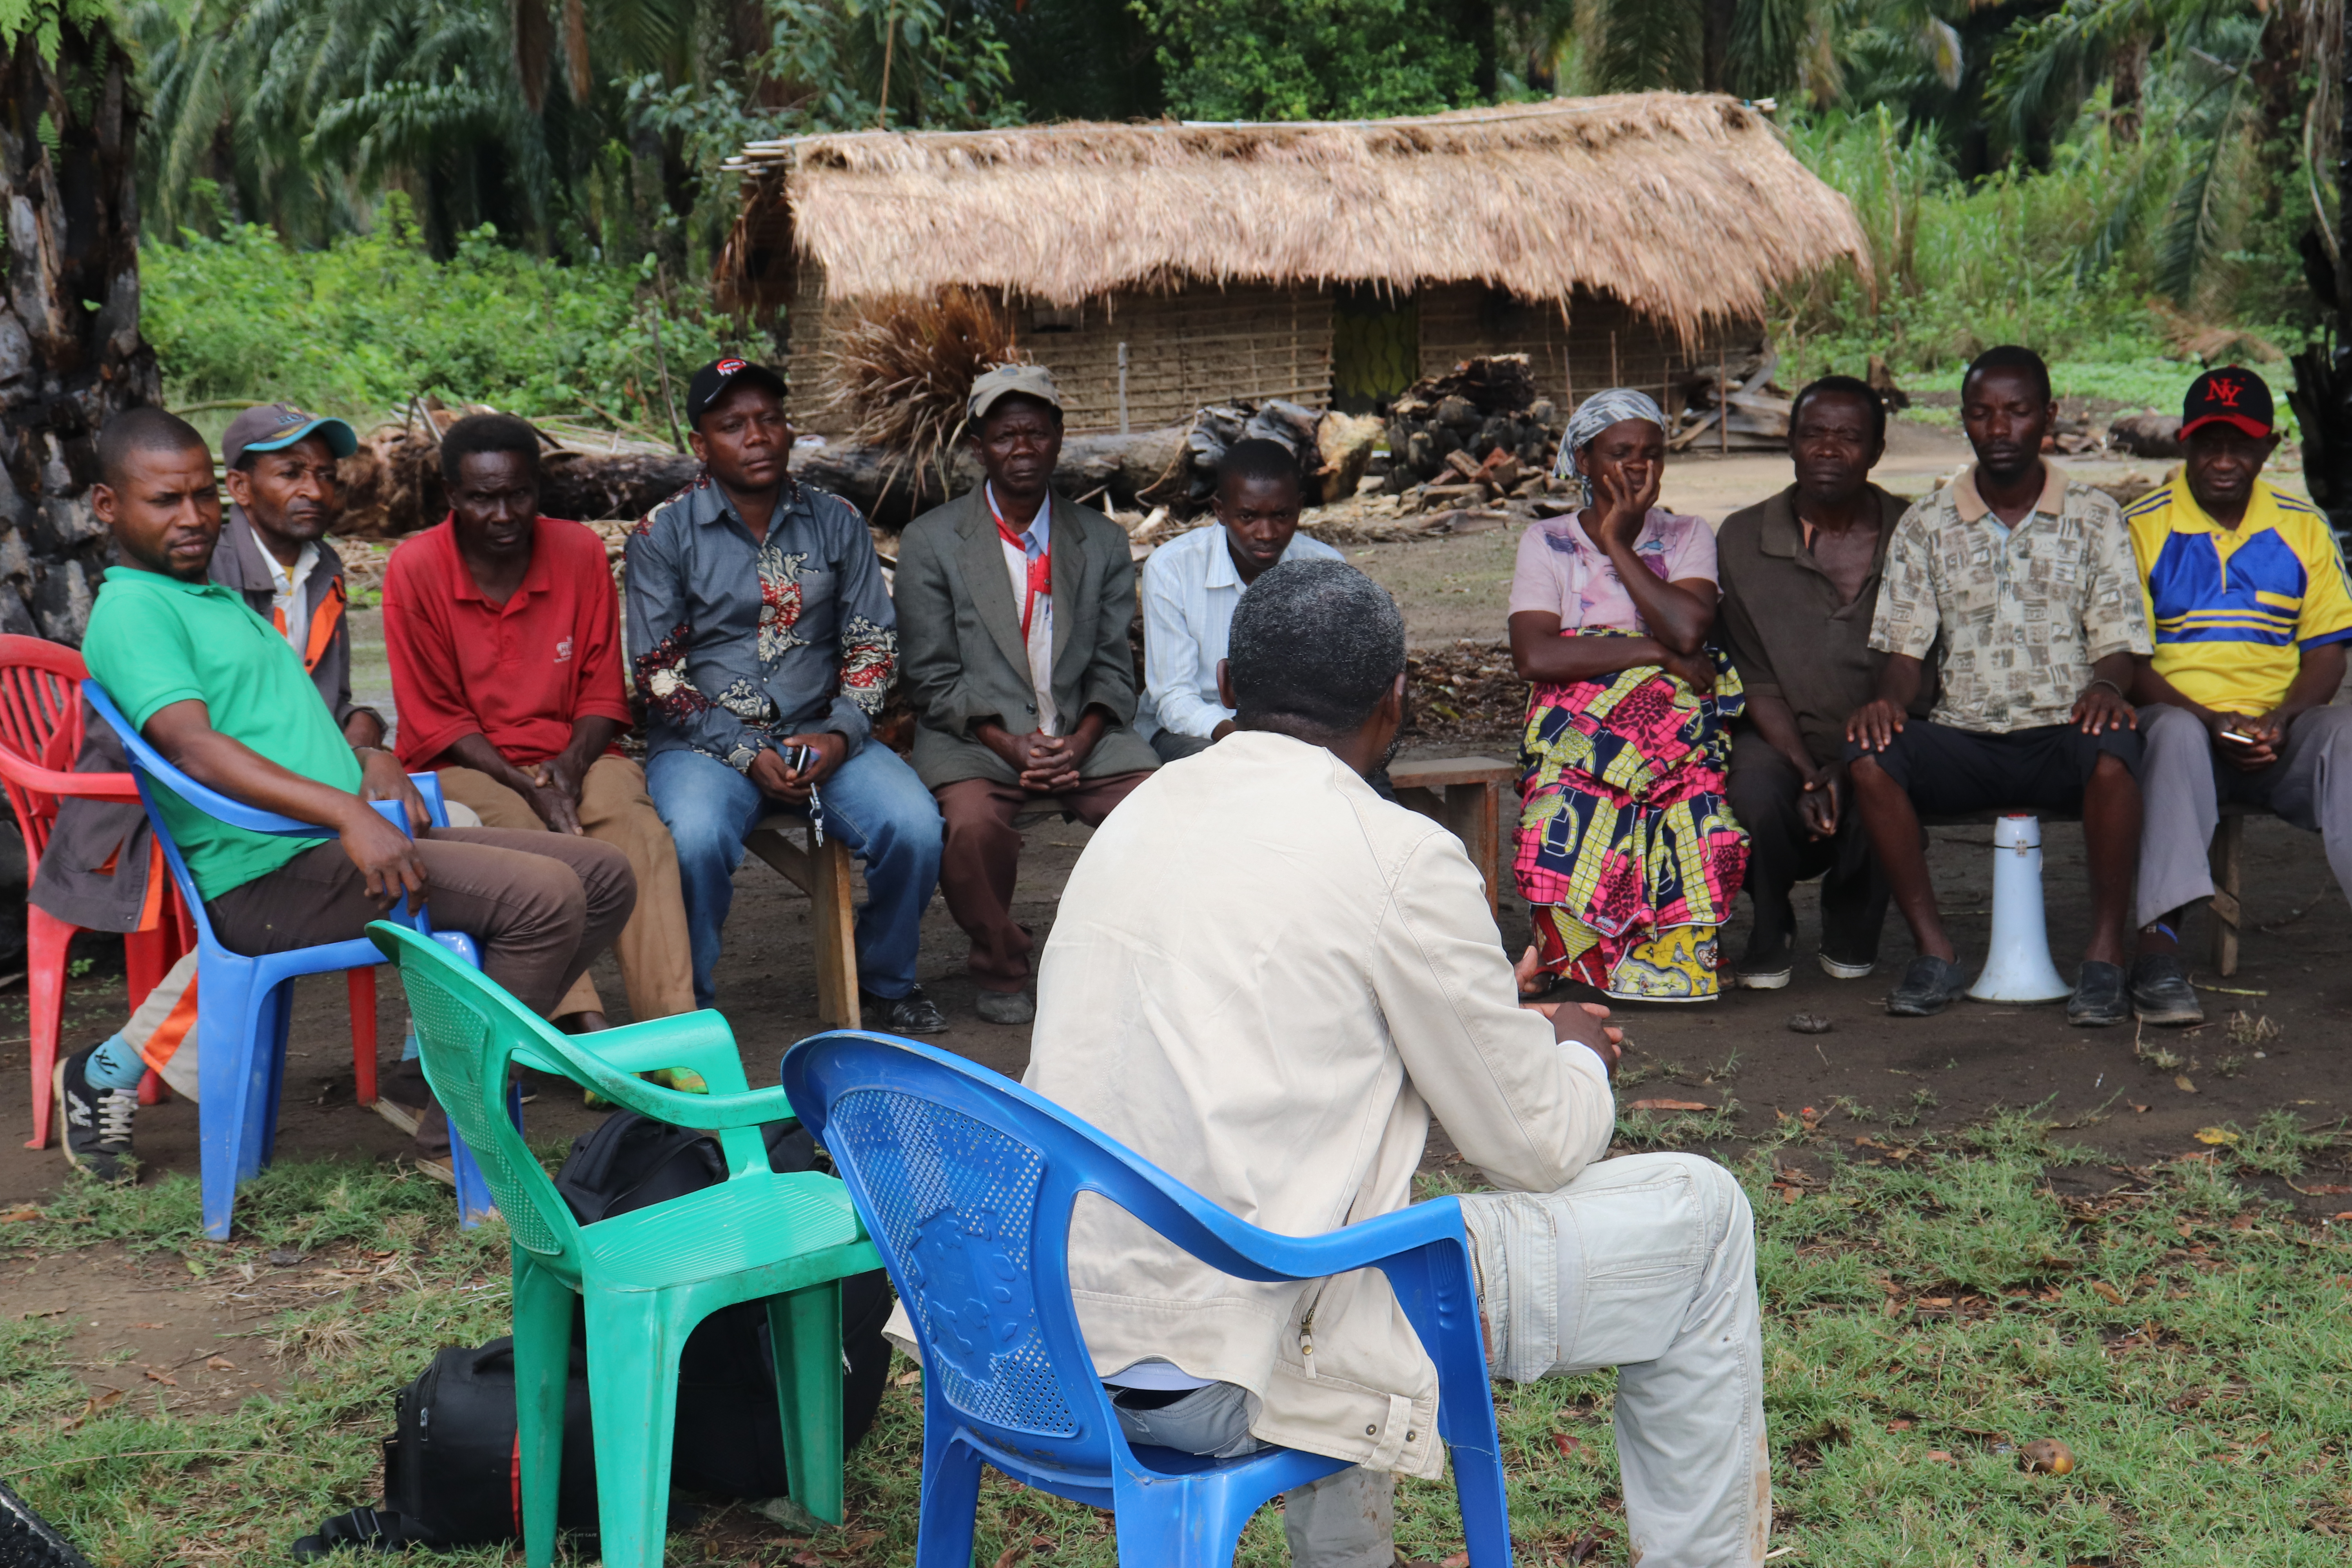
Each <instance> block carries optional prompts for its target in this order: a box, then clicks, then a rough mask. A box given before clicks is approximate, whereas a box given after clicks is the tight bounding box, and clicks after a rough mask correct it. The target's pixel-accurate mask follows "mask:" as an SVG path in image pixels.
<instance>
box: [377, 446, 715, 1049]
mask: <svg viewBox="0 0 2352 1568" xmlns="http://www.w3.org/2000/svg"><path fill="white" fill-rule="evenodd" d="M441 473H442V478H443V479H445V480H446V483H447V485H448V488H449V498H450V515H449V517H448V519H447V520H446V521H444V522H443V523H441V525H440V526H439V527H437V528H433V529H428V530H427V531H425V532H423V533H420V534H418V535H416V536H415V538H413V539H410V540H409V541H407V542H405V543H404V544H402V545H401V547H400V548H399V549H397V550H395V551H394V552H392V562H391V564H390V565H389V566H388V567H387V568H386V569H385V572H384V583H383V640H384V647H385V649H386V651H387V652H388V653H389V654H390V656H391V659H392V690H393V700H394V707H395V708H396V709H397V710H398V717H399V736H398V746H399V752H400V760H401V763H402V765H403V766H404V767H406V768H407V769H409V771H411V772H412V773H422V772H425V771H427V770H436V771H438V772H439V773H440V775H441V790H442V794H443V795H446V797H447V798H449V799H451V800H455V801H462V802H463V803H464V804H466V805H469V806H471V807H473V809H474V811H475V812H476V813H477V814H478V815H479V816H480V817H481V819H482V826H485V827H512V828H536V827H544V828H546V829H548V830H549V831H551V832H555V833H572V834H584V835H586V836H587V837H591V838H598V839H602V840H604V842H605V843H607V844H610V845H612V846H613V847H615V848H617V849H619V850H621V851H622V852H623V853H625V855H627V856H628V858H629V868H630V869H631V870H632V871H634V872H635V873H636V878H637V905H636V910H635V913H633V914H632V915H631V916H630V917H629V923H628V924H627V925H626V926H625V927H624V928H623V930H622V931H621V938H620V941H619V942H615V943H614V953H615V954H616V955H617V956H618V957H619V959H620V961H621V979H622V982H623V983H624V984H625V985H626V986H627V987H628V991H629V1012H630V1016H632V1017H633V1018H635V1020H637V1021H639V1022H643V1021H644V1020H646V1019H647V1018H661V1017H667V1016H669V1015H670V1014H673V1013H686V1012H691V1011H692V1010H693V1008H694V979H693V964H692V956H691V952H690V950H689V948H688V942H687V929H686V906H685V904H684V902H683V900H681V899H680V897H679V894H678V877H677V847H676V846H675V845H673V844H672V843H671V841H670V836H669V829H668V828H667V827H666V826H663V825H662V819H661V816H660V815H659V814H658V813H657V812H656V811H655V809H654V803H653V798H652V797H651V796H650V795H647V794H646V773H645V770H644V769H643V768H641V767H639V766H638V765H637V764H636V763H633V762H631V761H630V760H629V759H628V758H626V757H625V756H623V755H622V754H621V753H620V752H619V750H618V749H617V748H615V747H614V744H613V741H614V737H615V736H617V735H618V734H619V733H620V732H621V731H623V730H625V729H626V728H628V725H629V722H630V715H629V704H628V700H627V698H626V697H625V696H624V695H623V691H622V686H621V641H620V634H619V629H618V618H617V610H616V605H615V597H614V591H613V574H612V570H611V568H610V567H609V566H608V565H607V564H606V563H605V559H604V541H603V540H601V539H599V538H598V537H597V536H596V534H595V532H594V531H593V530H591V529H589V528H586V527H583V525H582V524H580V523H576V522H562V521H557V520H555V519H553V518H546V517H541V516H540V515H539V480H540V472H539V436H538V433H537V432H536V431H534V430H533V429H532V428H531V427H530V426H529V425H527V424H525V423H524V422H523V421H522V420H520V419H517V418H514V417H513V416H509V415H504V414H476V415H471V416H467V417H466V418H464V419H460V420H458V421H457V423H456V424H455V425H453V426H450V427H449V429H448V431H447V432H446V434H445V435H443V437H441ZM551 1017H553V1018H554V1019H555V1020H556V1021H557V1022H558V1023H559V1024H561V1025H564V1026H569V1027H571V1028H572V1029H573V1030H574V1031H575V1032H580V1031H586V1030H592V1029H601V1028H603V1027H604V1026H605V1020H604V1003H603V1001H602V1000H601V999H600V998H599V997H598V995H597V994H596V987H595V984H594V982H593V981H592V980H590V979H589V978H588V976H586V975H584V974H583V975H582V976H581V977H580V979H579V981H578V983H577V984H574V985H573V986H572V990H571V991H570V993H568V994H566V995H565V996H564V997H563V999H562V1001H561V1002H559V1003H557V1004H556V1006H555V1008H554V1010H553V1012H552V1013H551Z"/></svg>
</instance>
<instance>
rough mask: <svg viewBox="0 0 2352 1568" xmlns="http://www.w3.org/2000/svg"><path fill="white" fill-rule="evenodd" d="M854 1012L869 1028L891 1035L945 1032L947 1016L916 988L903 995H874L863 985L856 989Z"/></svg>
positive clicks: (921, 989) (940, 1033)
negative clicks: (856, 1011)
mask: <svg viewBox="0 0 2352 1568" xmlns="http://www.w3.org/2000/svg"><path fill="white" fill-rule="evenodd" d="M857 1010H858V1012H859V1013H861V1014H863V1015H864V1016H865V1018H866V1027H867V1028H869V1029H880V1030H882V1031H884V1032H885V1033H887V1034H893V1035H944V1034H946V1033H947V1030H948V1020H947V1015H946V1014H944V1013H942V1012H940V1009H939V1006H938V1005H937V1004H936V1003H934V1002H933V1001H932V1000H931V999H930V998H929V997H928V996H926V995H924V994H923V988H922V987H921V986H919V985H918V986H915V987H914V988H912V989H911V990H909V991H908V993H907V994H905V995H904V996H877V995H876V994H874V993H873V992H871V991H868V990H866V988H865V987H864V986H862V985H861V986H859V987H858V988H857Z"/></svg>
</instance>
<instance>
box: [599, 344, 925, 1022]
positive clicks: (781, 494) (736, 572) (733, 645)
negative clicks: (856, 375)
mask: <svg viewBox="0 0 2352 1568" xmlns="http://www.w3.org/2000/svg"><path fill="white" fill-rule="evenodd" d="M686 417H687V422H688V424H689V425H690V426H693V432H694V433H693V437H692V439H693V443H694V455H695V456H696V457H697V458H700V459H701V460H702V465H703V471H702V474H701V476H700V477H699V478H698V479H696V480H695V481H694V483H692V484H690V485H688V487H687V488H686V489H683V490H680V491H679V492H678V493H677V495H675V496H672V497H671V498H670V499H669V500H666V501H664V502H662V504H661V505H659V506H657V507H656V508H654V510H652V511H650V512H648V513H646V516H645V518H644V519H643V520H642V521H639V522H638V524H637V526H636V527H635V529H634V530H633V531H631V532H630V534H629V542H628V647H629V648H630V650H631V651H632V654H633V658H632V661H631V662H632V672H633V675H634V677H635V681H636V687H637V690H638V691H639V692H640V693H641V694H642V695H643V696H644V698H645V700H646V744H647V752H648V755H647V757H646V786H647V788H648V789H649V790H650V791H651V793H652V795H653V798H654V805H655V808H656V810H658V811H659V812H660V813H661V817H662V821H663V822H664V823H665V824H667V826H668V827H669V831H670V837H672V838H673V839H674V840H675V841H676V842H677V865H678V874H679V881H680V883H681V887H682V890H683V891H684V893H685V896H686V921H687V932H688V941H689V944H690V945H691V947H692V949H693V954H694V995H695V1001H696V1003H697V1005H700V1006H705V1007H707V1006H709V1005H711V1002H712V999H713V997H714V995H715V985H714V983H713V979H712V971H713V969H714V968H715V966H716V965H717V963H718V962H719V931H720V930H721V928H723V927H724V926H725V924H726V921H727V911H728V909H729V906H730V904H731V903H732V901H733V899H734V891H735V887H734V874H735V868H736V867H737V866H739V865H740V864H741V863H742V860H743V836H744V835H745V834H747V833H749V832H750V831H751V829H752V828H753V827H754V826H757V825H758V824H759V822H760V819H761V817H764V816H768V815H770V814H771V813H772V812H777V811H799V812H804V813H807V814H808V815H809V816H812V817H813V818H814V820H815V821H816V822H817V823H818V824H819V825H820V826H822V827H823V829H824V832H826V833H827V834H829V835H832V836H834V837H838V838H839V839H840V840H841V841H842V842H844V843H845V844H846V845H848V846H849V847H850V849H851V850H852V851H853V852H855V853H856V856H857V858H859V859H860V860H862V861H864V862H865V866H866V904H865V906H864V907H863V908H862V909H860V910H858V911H857V974H858V989H859V994H860V1003H861V1010H862V1011H863V1012H864V1015H865V1017H866V1022H867V1023H868V1024H869V1025H872V1026H875V1027H877V1028H882V1029H887V1030H889V1031H891V1032H892V1033H894V1034H901V1035H907V1034H936V1033H938V1032H939V1031H940V1030H942V1029H944V1028H946V1027H947V1020H946V1019H944V1018H943V1017H941V1016H940V1011H939V1009H938V1007H936V1006H935V1005H932V1004H931V1002H930V1001H929V998H927V997H925V996H924V994H923V991H922V987H921V986H920V985H919V984H916V982H915V957H916V952H917V948H918V944H919V939H920V935H921V924H922V918H923V909H924V906H926V905H927V904H929V902H930V900H931V892H932V889H934V888H935V887H937V886H938V883H939V869H940V814H939V810H938V808H937V807H936V806H934V805H932V804H931V797H930V795H929V792H928V791H926V790H925V789H924V788H923V785H922V783H921V781H920V780H919V779H918V778H917V777H916V776H915V773H914V770H913V769H911V768H909V767H908V765H907V764H906V763H904V762H901V761H900V760H899V758H898V754H897V753H896V752H892V751H891V750H890V748H889V747H887V746H884V745H877V744H873V743H871V741H872V733H873V721H874V718H875V716H876V715H877V714H878V713H879V712H880V711H881V710H882V701H883V698H884V697H885V695H886V694H887V692H888V690H889V687H890V674H891V669H892V668H893V666H894V665H895V664H896V662H897V659H898V618H897V616H896V614H895V613H894V612H893V610H892V607H891V603H890V594H889V590H888V588H887V587H886V586H885V584H884V583H883V580H882V566H881V562H880V561H879V560H878V559H877V557H876V555H875V553H874V538H873V535H872V534H871V533H869V532H868V531H866V520H865V519H864V518H863V517H861V516H859V515H858V512H857V509H856V507H854V506H851V505H850V504H849V503H848V502H847V501H845V500H842V499H841V498H840V497H839V496H835V495H828V494H826V493H825V492H824V491H823V490H818V489H810V488H809V487H808V486H806V485H803V484H801V483H800V482H799V481H798V480H796V479H793V477H792V474H791V473H790V471H789V470H788V468H787V466H786V465H787V460H788V458H790V457H791V454H792V445H793V433H792V429H791V426H789V424H788V423H787V422H786V420H785V416H784V384H783V380H782V377H780V376H778V375H777V374H775V372H773V371H772V370H769V369H768V368H767V367H766V366H764V365H759V364H754V363H751V362H750V361H748V360H743V359H739V358H735V357H732V356H730V357H728V358H725V359H720V360H715V361H713V362H712V363H709V364H707V365H705V366H703V367H702V368H701V369H700V370H698V371H697V372H695V374H694V380H693V382H692V384H690V385H689V386H688V389H687V395H686Z"/></svg>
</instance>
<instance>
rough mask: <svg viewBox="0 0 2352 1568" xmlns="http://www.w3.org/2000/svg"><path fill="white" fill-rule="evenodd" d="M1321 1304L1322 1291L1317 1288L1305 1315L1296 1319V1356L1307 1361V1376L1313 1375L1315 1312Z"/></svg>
mask: <svg viewBox="0 0 2352 1568" xmlns="http://www.w3.org/2000/svg"><path fill="white" fill-rule="evenodd" d="M1322 1305H1323V1292H1321V1291H1320V1290H1318V1291H1317V1292H1316V1293H1315V1300H1314V1301H1313V1302H1312V1303H1310V1304H1309V1305H1308V1307H1307V1315H1306V1316H1305V1317H1303V1318H1301V1319H1299V1320H1298V1356H1299V1359H1300V1360H1301V1361H1303V1362H1305V1363H1307V1376H1309V1377H1313V1376H1314V1375H1315V1313H1316V1310H1318V1308H1320V1307H1321V1306H1322Z"/></svg>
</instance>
